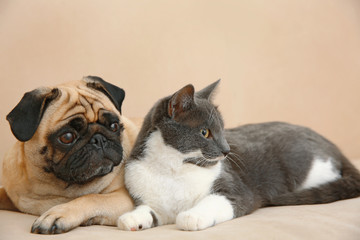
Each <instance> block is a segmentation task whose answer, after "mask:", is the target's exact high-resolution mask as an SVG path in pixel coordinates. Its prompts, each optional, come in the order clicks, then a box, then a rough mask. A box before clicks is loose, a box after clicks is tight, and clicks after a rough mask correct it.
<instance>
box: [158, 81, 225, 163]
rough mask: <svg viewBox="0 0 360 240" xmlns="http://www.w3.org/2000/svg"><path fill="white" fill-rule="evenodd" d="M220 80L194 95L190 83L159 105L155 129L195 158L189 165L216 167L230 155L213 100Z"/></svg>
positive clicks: (176, 147) (175, 146) (191, 158)
mask: <svg viewBox="0 0 360 240" xmlns="http://www.w3.org/2000/svg"><path fill="white" fill-rule="evenodd" d="M219 82H220V80H218V81H216V82H214V83H213V84H211V85H209V86H207V87H206V88H204V89H202V90H200V91H198V92H195V90H194V86H193V85H191V84H189V85H187V86H185V87H183V88H181V89H180V90H179V91H177V92H175V93H174V94H173V95H172V96H170V97H167V98H165V99H163V100H162V101H161V104H159V105H158V107H159V108H161V110H160V109H157V110H160V111H158V112H160V113H161V115H162V116H158V117H159V118H158V120H159V121H157V124H156V127H157V128H158V129H159V130H160V131H161V134H162V137H163V139H164V142H165V143H166V144H168V145H170V146H172V147H173V148H175V149H177V150H178V151H180V152H182V153H185V154H186V153H194V154H190V155H191V156H192V157H189V158H188V159H186V162H189V163H194V164H197V165H200V166H211V165H215V164H216V163H217V162H218V161H219V160H221V159H224V158H225V156H226V155H227V154H228V153H229V152H230V147H229V144H228V143H227V141H226V139H225V137H224V122H223V119H222V116H221V114H220V112H219V111H218V109H217V107H216V106H214V104H213V103H212V97H213V95H214V92H215V89H216V87H217V86H218V84H219Z"/></svg>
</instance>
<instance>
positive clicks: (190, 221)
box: [176, 210, 216, 231]
mask: <svg viewBox="0 0 360 240" xmlns="http://www.w3.org/2000/svg"><path fill="white" fill-rule="evenodd" d="M215 223H216V221H215V219H213V218H211V217H207V216H204V215H201V214H199V213H197V212H195V211H191V210H189V211H185V212H181V213H179V215H178V216H177V217H176V227H177V228H179V229H181V230H185V231H199V230H203V229H205V228H208V227H211V226H214V225H215Z"/></svg>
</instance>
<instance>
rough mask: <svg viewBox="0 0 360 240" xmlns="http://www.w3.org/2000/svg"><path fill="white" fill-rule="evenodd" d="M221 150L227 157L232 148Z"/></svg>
mask: <svg viewBox="0 0 360 240" xmlns="http://www.w3.org/2000/svg"><path fill="white" fill-rule="evenodd" d="M221 152H222V154H224V157H226V156H227V155H228V154H229V152H230V149H226V150H222V151H221Z"/></svg>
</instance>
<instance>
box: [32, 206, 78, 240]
mask: <svg viewBox="0 0 360 240" xmlns="http://www.w3.org/2000/svg"><path fill="white" fill-rule="evenodd" d="M82 222H84V219H83V217H82V215H81V214H78V213H77V211H74V210H73V209H71V208H69V207H68V205H67V204H60V205H57V206H54V207H52V208H50V209H49V210H48V211H46V212H45V213H44V214H42V215H41V216H40V217H39V218H37V219H36V220H35V222H34V223H33V225H32V227H31V232H32V233H38V234H58V233H64V232H68V231H70V230H71V229H73V228H75V227H77V226H79V225H80V224H81V223H82Z"/></svg>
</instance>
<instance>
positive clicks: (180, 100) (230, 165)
mask: <svg viewBox="0 0 360 240" xmlns="http://www.w3.org/2000/svg"><path fill="white" fill-rule="evenodd" d="M218 83H219V81H217V82H215V83H213V84H211V85H210V86H208V87H206V88H205V89H203V90H201V91H199V92H197V93H194V88H193V86H192V85H188V86H185V87H184V88H182V89H181V90H179V91H178V92H176V93H175V94H174V95H172V96H169V97H166V98H163V99H161V100H160V101H158V102H157V103H156V104H155V105H154V107H153V108H152V109H151V110H150V112H149V113H148V114H147V116H146V118H145V120H144V123H143V126H142V129H141V131H140V134H139V136H138V138H137V142H136V144H135V147H134V149H133V151H132V154H131V157H130V158H129V160H128V162H127V163H126V169H127V171H129V172H126V173H125V179H126V180H125V181H126V184H127V187H128V190H129V192H130V194H131V195H132V197H133V198H134V200H135V203H136V205H137V206H140V205H141V206H145V205H149V208H147V207H145V208H143V209H146V210H144V211H142V212H141V211H138V212H141V213H140V214H139V213H136V211H134V213H130V214H127V215H124V216H122V217H120V218H119V222H118V225H119V227H120V228H122V229H126V230H140V229H145V228H148V227H153V226H156V225H158V224H167V223H174V222H175V219H174V217H172V218H171V219H170V220H164V219H165V218H164V216H162V215H164V214H166V213H164V212H162V211H161V207H162V205H161V203H159V204H157V203H156V199H155V202H154V201H153V200H152V202H151V201H148V199H150V198H151V197H152V194H154V196H156V192H157V191H159V193H158V194H159V196H162V195H161V191H162V190H161V189H160V190H159V188H161V186H159V188H158V187H157V186H153V187H151V188H152V190H151V191H149V192H146V191H144V192H141V191H139V190H138V189H137V186H138V184H144V183H142V182H139V181H141V180H137V177H136V176H132V177H130V175H131V174H132V173H131V171H133V170H131V169H136V166H141V164H142V161H143V162H145V161H146V159H147V158H148V157H147V156H148V153H149V152H151V151H155V152H156V151H157V149H150V148H151V145H150V143H149V141H150V139H151V136H152V135H153V133H155V132H160V133H161V138H162V140H163V142H164V144H165V145H166V146H168V147H169V148H170V149H175V150H176V151H178V152H180V153H181V154H184V156H185V155H186V154H188V153H192V152H194V151H197V150H200V151H201V156H198V155H196V156H195V157H193V156H192V157H188V158H185V159H183V162H182V165H180V167H178V168H183V167H184V166H188V165H189V164H190V165H193V166H194V174H196V171H200V169H212V168H214V169H215V168H216V167H218V166H219V165H220V169H221V171H220V173H219V174H215V175H214V176H215V177H213V180H209V181H212V182H210V183H211V184H210V185H209V186H211V187H210V188H209V190H208V191H205V193H207V194H208V195H214V196H223V197H225V198H224V199H226V200H225V201H223V200H221V201H222V202H224V206H226V201H228V202H229V203H230V204H231V207H232V213H231V214H228V215H227V216H226V217H222V218H219V219H218V218H217V217H216V213H213V215H211V216H214V219H213V220H211V221H213V222H212V224H211V221H209V223H207V224H205V223H204V222H206V219H205V220H204V217H202V216H201V214H202V213H201V211H199V210H198V209H197V210H196V211H195V214H193V212H194V211H193V212H191V209H192V208H195V207H196V205H197V204H199V202H201V199H194V200H193V202H194V204H193V206H191V207H192V208H190V210H189V209H184V208H186V207H183V208H181V207H179V206H181V204H182V201H189V200H188V199H183V200H181V199H179V201H178V204H179V206H173V209H174V210H172V208H171V207H170V208H169V209H170V210H168V212H169V211H170V212H171V211H174V212H173V213H172V214H175V215H178V217H177V219H176V223H177V225H178V227H179V228H181V229H185V230H200V229H203V228H206V227H209V226H211V225H213V224H216V223H218V222H221V221H225V220H229V219H231V218H233V217H240V216H243V215H245V214H249V213H251V212H253V211H254V210H256V209H258V208H260V207H265V206H272V205H296V204H316V203H328V202H333V201H337V200H341V199H347V198H353V197H357V196H360V174H359V172H358V170H357V169H356V168H355V167H354V166H353V165H352V164H351V163H350V162H349V160H348V159H347V158H346V157H344V155H343V154H342V153H341V152H340V151H339V149H338V148H337V147H336V146H335V145H334V144H332V143H331V142H329V141H328V140H327V139H325V138H324V137H322V136H320V135H319V134H317V133H315V132H314V131H312V130H310V129H309V128H306V127H302V126H296V125H292V124H287V123H282V122H269V123H262V124H249V125H244V126H241V127H238V128H233V129H226V130H224V123H223V119H222V117H221V115H220V113H219V111H218V110H217V107H215V106H214V105H213V104H212V101H211V98H212V96H213V93H214V89H215V88H216V86H217V85H218ZM201 129H209V130H210V132H211V137H210V138H205V137H204V136H202V135H201V134H200V130H201ZM229 146H230V148H229ZM180 153H179V154H180ZM156 154H159V156H161V152H160V153H156ZM220 156H226V157H223V158H224V160H218V159H219V157H220ZM214 159H215V160H214ZM169 161H171V159H169ZM156 164H158V163H156ZM166 164H168V163H165V162H164V166H165V165H166ZM315 164H319V166H323V165H324V166H328V170H324V171H327V173H326V174H330V176H329V177H326V176H324V180H321V176H320V182H315V183H313V181H310V180H309V179H308V178H309V174H310V172H311V171H320V172H321V171H322V170H321V169H320V170H319V169H317V170H313V169H312V168H315V166H314V165H315ZM152 167H153V168H154V169H155V170H149V171H150V174H149V178H148V179H149V181H151V174H153V176H156V177H158V175H159V173H158V172H157V169H156V168H159V169H160V168H162V167H163V166H161V165H159V166H152ZM192 169H193V168H192ZM197 169H198V170H197ZM151 171H152V172H151ZM173 171H174V172H176V171H177V169H173ZM191 171H193V170H191ZM134 172H135V171H134ZM176 174H177V173H174V178H182V177H183V175H176ZM315 174H318V173H317V172H315ZM315 178H319V176H315ZM139 179H141V178H140V176H139ZM210 179H212V178H210ZM143 181H144V180H143ZM199 181H202V180H201V179H199ZM306 181H310V182H311V183H310V185H308V186H307V187H305V186H304V183H305V182H306ZM163 184H166V183H163ZM193 184H194V186H195V185H196V184H197V182H194V183H193ZM311 184H312V185H311ZM134 186H136V187H134ZM174 186H175V185H174ZM188 188H192V186H191V184H190V185H189V186H188ZM187 190H189V189H186V190H184V191H185V192H186V191H187ZM164 191H165V190H164ZM189 191H190V190H189ZM163 194H164V195H166V194H168V195H169V196H168V197H167V196H165V197H163V198H164V199H162V200H164V201H166V199H167V198H169V199H170V198H171V199H172V197H173V196H170V195H172V193H169V192H163ZM194 198H195V197H194ZM159 201H160V200H159ZM221 201H220V202H221ZM169 202H170V200H169ZM175 202H176V201H175ZM154 203H155V204H154ZM151 204H153V205H154V206H151ZM202 204H203V203H202ZM203 206H206V204H205V205H204V204H203ZM209 206H211V204H209ZM219 207H221V206H219ZM154 209H155V210H154ZM175 209H176V210H175ZM208 210H209V211H211V210H212V209H208ZM184 211H187V212H189V213H188V214H187V215H186V217H183V215H184V214H182V215H181V212H184ZM212 211H222V209H216V210H212ZM224 211H225V210H224ZM147 212H148V214H147ZM131 214H132V215H131ZM169 214H170V213H169ZM206 214H207V213H203V215H204V216H205V215H206ZM198 215H199V216H198ZM146 216H147V217H146ZM149 216H151V217H149ZM179 216H180V218H179ZM206 216H207V215H206ZM209 216H210V215H209ZM144 219H147V220H148V221H151V220H152V222H150V223H149V222H148V223H146V222H144V221H145V220H144ZM162 219H163V220H162ZM194 219H195V220H194ZM178 221H179V222H181V223H178ZM149 224H150V225H149ZM193 225H196V226H193Z"/></svg>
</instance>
